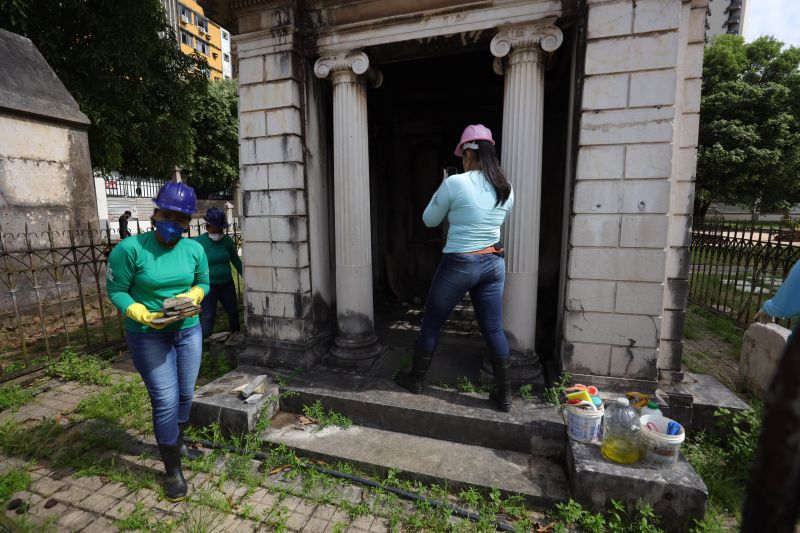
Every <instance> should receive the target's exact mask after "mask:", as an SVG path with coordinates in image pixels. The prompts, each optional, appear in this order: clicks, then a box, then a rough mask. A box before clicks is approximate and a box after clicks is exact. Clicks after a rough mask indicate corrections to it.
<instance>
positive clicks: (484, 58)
mask: <svg viewBox="0 0 800 533" xmlns="http://www.w3.org/2000/svg"><path fill="white" fill-rule="evenodd" d="M565 37H566V35H565ZM567 42H568V39H566V38H565V43H564V46H563V48H567ZM460 52H461V53H458V54H455V55H453V54H452V52H451V55H443V56H439V57H425V58H421V59H414V60H409V61H399V62H391V63H381V66H380V68H381V70H382V71H383V75H384V82H383V86H382V87H380V88H379V89H377V90H373V91H370V93H369V110H368V113H369V128H370V140H369V141H370V147H369V149H370V185H371V206H372V258H373V285H374V294H375V309H376V315H377V316H376V318H377V323H378V327H379V330H381V329H383V334H386V333H387V331H388V330H387V329H385V328H393V329H394V330H396V329H397V328H396V327H394V326H391V324H392V323H397V322H398V321H400V322H404V321H405V322H408V324H407V326H412V329H415V328H413V326H418V324H419V317H420V312H421V308H422V304H423V303H424V300H425V295H426V294H427V291H428V287H429V286H430V282H431V279H432V278H433V274H434V272H435V270H436V267H437V265H438V263H439V259H440V257H441V250H442V248H443V246H444V243H445V240H446V228H443V227H439V228H435V229H430V228H426V227H425V226H424V224H423V223H422V218H421V217H422V212H423V210H424V209H425V206H426V205H427V204H428V201H429V200H430V198H431V196H432V195H433V193H434V192H435V191H436V189H437V188H438V187H439V185H440V183H441V181H442V177H443V172H444V169H445V168H446V167H448V166H450V167H457V168H458V171H459V172H460V171H461V168H460V166H461V161H460V159H459V158H457V157H456V156H455V155H454V154H453V150H454V148H455V145H456V143H457V142H458V140H459V138H460V136H461V132H462V130H463V128H464V127H465V126H466V125H467V124H477V123H482V124H484V125H486V126H487V127H489V128H490V129H491V130H492V134H493V136H494V139H495V141H496V143H497V148H498V152H499V153H502V147H503V143H502V121H503V83H504V78H503V76H499V75H497V74H496V73H495V72H494V70H493V68H492V63H493V60H494V57H492V55H491V54H489V53H488V43H481V45H480V46H479V47H478V48H477V51H466V52H465V51H464V50H461V51H460ZM419 53H420V52H418V54H417V55H419ZM422 53H424V52H422ZM561 56H563V57H561ZM571 57H572V54H571V51H565V50H563V49H562V50H561V51H559V53H558V54H556V55H554V56H553V57H551V58H550V60H549V64H548V71H547V81H546V97H545V98H546V102H545V107H546V110H545V146H544V159H543V168H544V179H543V190H542V214H541V220H542V230H541V233H542V237H541V247H540V249H541V266H540V283H539V284H540V291H539V292H540V294H539V306H538V308H539V313H538V314H539V316H538V317H537V323H538V324H537V328H538V331H539V334H537V351H539V354H540V357H541V358H542V359H548V358H550V357H552V353H553V348H554V346H555V325H556V317H557V316H558V314H557V309H556V307H557V301H558V276H559V272H560V268H561V264H560V263H561V245H562V238H561V233H562V216H563V207H562V204H563V190H564V160H565V157H566V136H567V124H568V117H567V115H568V97H569V92H570V91H569V61H570V59H571ZM415 321H416V324H415V323H414V322H415ZM451 322H452V324H450V326H451V327H450V328H449V329H448V332H449V333H451V334H452V333H459V336H467V337H476V338H479V333H478V330H477V327H476V326H475V325H474V324H471V309H470V308H469V305H468V304H467V305H466V306H465V308H464V309H459V308H457V309H456V312H455V313H454V315H453V316H452V317H451ZM403 329H406V328H403ZM380 335H381V331H379V336H380ZM409 338H410V339H411V340H410V341H400V342H409V345H410V343H413V338H411V337H409ZM396 340H397V339H392V340H385V339H382V342H385V343H387V344H392V343H393V342H395V341H396ZM475 348H476V351H480V350H482V343H481V344H480V345H476V346H475Z"/></svg>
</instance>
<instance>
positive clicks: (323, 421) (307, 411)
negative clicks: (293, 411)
mask: <svg viewBox="0 0 800 533" xmlns="http://www.w3.org/2000/svg"><path fill="white" fill-rule="evenodd" d="M303 414H304V415H306V416H307V417H308V418H312V419H314V420H316V421H317V425H316V426H315V427H314V429H313V430H312V431H320V430H322V429H324V428H326V427H329V426H337V427H339V428H341V429H348V428H349V427H350V426H352V425H353V422H352V421H351V420H350V419H349V418H347V417H346V416H344V415H343V414H341V413H337V412H336V411H334V410H332V409H329V410H328V411H327V412H325V408H324V407H322V402H321V401H320V400H317V401H315V402H314V403H313V404H312V405H304V406H303Z"/></svg>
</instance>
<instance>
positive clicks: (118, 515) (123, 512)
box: [105, 500, 136, 520]
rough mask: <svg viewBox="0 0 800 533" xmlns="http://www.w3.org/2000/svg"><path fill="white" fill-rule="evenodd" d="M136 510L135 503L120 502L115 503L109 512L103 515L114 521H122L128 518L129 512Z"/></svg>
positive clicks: (128, 501)
mask: <svg viewBox="0 0 800 533" xmlns="http://www.w3.org/2000/svg"><path fill="white" fill-rule="evenodd" d="M135 508H136V503H135V502H132V501H130V500H122V501H120V502H117V503H115V504H114V505H113V506H111V508H109V510H108V511H107V512H106V513H105V514H106V515H107V516H110V517H111V518H113V519H114V520H122V519H124V518H127V517H128V516H130V514H131V512H132V511H133V510H134V509H135Z"/></svg>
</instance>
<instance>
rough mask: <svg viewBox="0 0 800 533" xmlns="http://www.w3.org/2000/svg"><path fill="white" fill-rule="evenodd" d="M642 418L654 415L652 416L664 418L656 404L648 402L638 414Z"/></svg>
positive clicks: (651, 401)
mask: <svg viewBox="0 0 800 533" xmlns="http://www.w3.org/2000/svg"><path fill="white" fill-rule="evenodd" d="M640 414H641V415H642V416H645V415H654V416H664V414H663V413H662V412H661V409H659V408H658V402H654V401H653V400H650V401H649V402H647V405H645V406H644V407H642V412H641V413H640Z"/></svg>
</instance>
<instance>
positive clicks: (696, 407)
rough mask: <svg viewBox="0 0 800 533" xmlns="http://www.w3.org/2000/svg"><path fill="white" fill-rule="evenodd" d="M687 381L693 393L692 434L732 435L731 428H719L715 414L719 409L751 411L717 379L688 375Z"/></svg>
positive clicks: (704, 375)
mask: <svg viewBox="0 0 800 533" xmlns="http://www.w3.org/2000/svg"><path fill="white" fill-rule="evenodd" d="M685 381H686V382H687V383H689V390H691V392H692V398H693V402H692V432H696V431H705V432H706V433H709V434H711V435H716V436H719V437H723V436H725V435H727V434H728V433H730V427H727V426H724V425H723V426H718V425H717V421H718V420H719V418H718V417H715V416H714V412H715V411H716V410H717V409H719V408H724V409H727V410H729V411H730V412H731V413H734V414H735V413H738V412H741V411H745V410H747V409H750V406H749V405H747V403H745V402H744V401H743V400H742V399H741V398H739V397H738V396H736V395H735V394H734V393H733V392H732V391H731V390H730V389H728V388H727V387H726V386H725V385H723V384H722V383H721V382H720V381H719V380H718V379H717V378H715V377H714V376H712V375H708V374H691V373H688V372H687V373H686V378H685Z"/></svg>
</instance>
